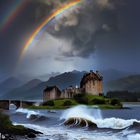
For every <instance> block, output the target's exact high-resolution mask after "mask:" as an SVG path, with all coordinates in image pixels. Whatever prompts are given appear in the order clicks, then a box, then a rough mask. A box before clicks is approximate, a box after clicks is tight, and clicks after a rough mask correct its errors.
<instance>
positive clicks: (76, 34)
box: [0, 0, 140, 77]
mask: <svg viewBox="0 0 140 140" xmlns="http://www.w3.org/2000/svg"><path fill="white" fill-rule="evenodd" d="M9 1H10V2H9ZM19 1H20V0H18V1H17V0H1V1H0V25H2V21H3V20H4V18H6V16H7V13H8V11H9V9H10V8H11V7H14V5H16V4H17V2H19ZM22 1H27V2H26V4H25V6H24V7H23V8H22V9H21V10H19V13H18V14H17V15H16V17H14V19H13V21H12V22H11V23H10V25H9V26H8V27H7V28H6V29H4V30H2V29H0V77H3V76H5V75H29V76H34V77H35V76H39V75H43V74H47V73H52V72H65V71H71V70H74V69H76V70H90V69H93V70H96V69H99V70H104V69H116V70H122V71H129V72H132V73H134V72H139V71H140V62H139V61H140V8H139V6H140V1H139V0H82V2H81V3H80V4H79V5H77V6H74V7H72V8H70V9H68V10H66V11H65V12H63V13H62V14H61V15H59V16H57V17H56V18H55V19H54V20H53V21H51V22H50V24H49V25H48V26H46V28H45V29H44V30H43V31H42V32H41V33H40V35H39V36H38V37H37V38H36V40H34V42H33V45H32V46H31V47H30V48H29V49H28V50H27V51H26V53H25V55H24V57H23V58H22V60H20V61H19V58H20V55H21V50H22V47H23V44H24V43H25V42H26V41H27V39H28V38H29V37H30V35H31V33H32V32H33V31H34V30H35V29H36V27H37V26H38V25H39V24H40V23H41V22H42V21H43V20H44V19H45V18H46V17H47V16H48V15H49V14H50V13H51V12H52V11H53V10H54V9H56V8H58V6H60V5H61V4H63V3H64V2H66V0H65V1H64V0H58V1H56V0H54V1H53V0H51V1H50V0H21V2H22ZM62 1H63V2H62ZM67 1H69V0H67ZM0 27H1V26H0Z"/></svg>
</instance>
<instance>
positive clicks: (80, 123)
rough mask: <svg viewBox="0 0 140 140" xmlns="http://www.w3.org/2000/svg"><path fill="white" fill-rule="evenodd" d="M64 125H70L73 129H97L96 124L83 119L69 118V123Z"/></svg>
mask: <svg viewBox="0 0 140 140" xmlns="http://www.w3.org/2000/svg"><path fill="white" fill-rule="evenodd" d="M64 125H69V126H72V127H89V128H97V125H96V124H95V123H93V122H91V121H90V120H86V119H83V118H69V119H68V120H67V121H65V122H64Z"/></svg>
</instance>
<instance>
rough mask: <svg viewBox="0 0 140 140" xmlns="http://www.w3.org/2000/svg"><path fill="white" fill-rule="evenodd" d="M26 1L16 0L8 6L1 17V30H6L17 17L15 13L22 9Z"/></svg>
mask: <svg viewBox="0 0 140 140" xmlns="http://www.w3.org/2000/svg"><path fill="white" fill-rule="evenodd" d="M26 4H27V1H19V0H18V1H17V2H16V3H14V4H12V6H10V8H8V10H7V12H6V14H5V15H4V16H3V19H2V20H1V23H0V31H1V32H3V31H4V30H6V29H7V28H8V27H9V26H10V25H11V23H12V21H14V19H15V18H16V17H17V15H18V14H19V13H20V12H21V11H22V10H23V8H24V7H25V6H26Z"/></svg>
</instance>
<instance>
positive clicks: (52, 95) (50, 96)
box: [43, 88, 60, 101]
mask: <svg viewBox="0 0 140 140" xmlns="http://www.w3.org/2000/svg"><path fill="white" fill-rule="evenodd" d="M59 98H60V96H59V95H58V92H57V90H56V89H55V88H54V89H52V90H51V91H47V92H44V97H43V100H44V101H47V100H54V99H59Z"/></svg>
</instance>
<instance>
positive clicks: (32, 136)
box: [27, 132, 36, 138]
mask: <svg viewBox="0 0 140 140" xmlns="http://www.w3.org/2000/svg"><path fill="white" fill-rule="evenodd" d="M27 137H28V138H35V137H36V135H35V134H34V133H32V132H31V133H29V134H28V135H27Z"/></svg>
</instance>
